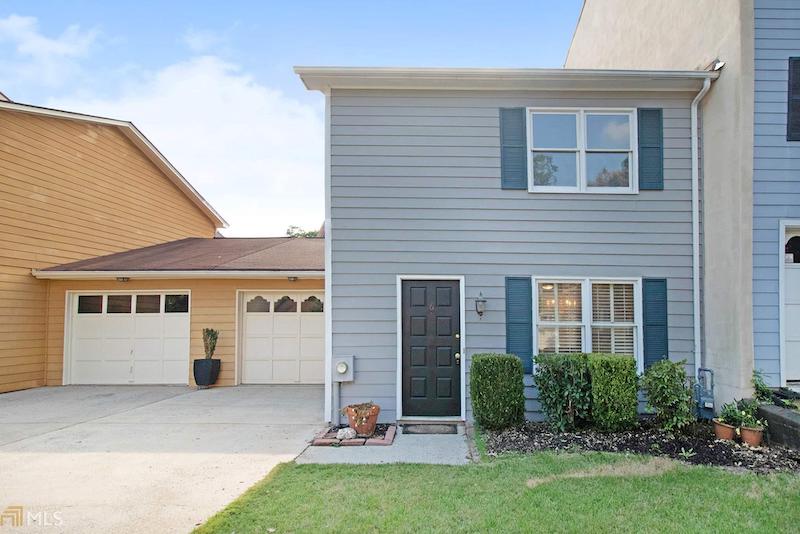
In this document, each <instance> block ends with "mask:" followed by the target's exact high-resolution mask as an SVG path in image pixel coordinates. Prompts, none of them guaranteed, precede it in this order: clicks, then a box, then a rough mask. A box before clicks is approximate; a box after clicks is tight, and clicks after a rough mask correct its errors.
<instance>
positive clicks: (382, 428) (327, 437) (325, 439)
mask: <svg viewBox="0 0 800 534" xmlns="http://www.w3.org/2000/svg"><path fill="white" fill-rule="evenodd" d="M347 427H348V425H334V426H331V427H329V428H328V429H326V430H323V431H322V432H320V433H319V434H317V436H316V437H315V438H314V439H313V440H312V442H311V444H312V445H315V446H321V447H339V446H345V447H346V446H354V445H355V446H358V445H391V444H392V442H393V441H394V436H395V434H396V433H397V426H396V425H390V424H383V423H382V424H377V425H375V433H374V434H372V435H371V436H370V437H368V438H365V437H361V436H357V437H355V438H353V439H345V440H340V439H336V433H337V432H338V431H339V430H340V429H342V428H347Z"/></svg>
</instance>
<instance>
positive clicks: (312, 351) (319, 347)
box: [300, 337, 325, 361]
mask: <svg viewBox="0 0 800 534" xmlns="http://www.w3.org/2000/svg"><path fill="white" fill-rule="evenodd" d="M300 359H301V360H314V361H322V360H324V359H325V340H324V339H323V338H321V337H320V338H302V339H300Z"/></svg>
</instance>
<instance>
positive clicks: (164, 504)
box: [0, 386, 323, 533]
mask: <svg viewBox="0 0 800 534" xmlns="http://www.w3.org/2000/svg"><path fill="white" fill-rule="evenodd" d="M322 399H323V392H322V387H321V386H320V387H313V386H240V387H235V388H215V389H209V390H203V391H194V390H190V389H188V388H186V387H180V386H67V387H52V388H38V389H31V390H27V391H19V392H14V393H6V394H3V395H0V512H2V511H3V510H5V509H6V508H7V507H9V506H22V507H23V521H24V522H26V523H29V524H30V523H32V522H35V521H37V520H38V523H39V524H41V523H46V524H50V525H51V526H43V527H34V528H33V529H32V530H35V531H41V532H82V533H83V532H115V533H123V532H143V531H150V532H187V531H190V530H191V529H192V528H193V527H194V526H195V525H197V524H199V523H202V522H203V521H204V520H206V519H207V518H208V517H210V516H211V515H213V514H214V513H215V512H217V511H218V510H220V509H222V508H223V507H224V506H225V505H226V504H228V503H229V502H230V501H232V500H233V499H235V498H236V497H237V496H239V495H240V494H241V493H242V492H244V491H245V490H246V489H247V488H249V487H250V486H251V485H252V484H254V483H255V482H257V481H258V480H260V479H261V478H263V477H264V476H265V475H266V474H267V473H268V472H269V471H270V470H271V469H272V468H273V467H275V465H276V464H278V463H280V462H286V461H289V460H292V459H293V458H294V457H295V456H297V455H298V454H299V453H300V452H302V451H303V449H304V448H305V447H306V445H307V442H308V440H310V439H311V438H312V437H313V435H314V433H315V432H316V431H318V430H319V429H320V428H321V427H322V426H323V424H322V420H321V414H322ZM9 523H10V521H9V520H8V519H7V520H6V524H9ZM52 525H56V526H52ZM0 528H2V527H0ZM24 530H26V529H19V528H15V529H13V531H14V532H21V531H24Z"/></svg>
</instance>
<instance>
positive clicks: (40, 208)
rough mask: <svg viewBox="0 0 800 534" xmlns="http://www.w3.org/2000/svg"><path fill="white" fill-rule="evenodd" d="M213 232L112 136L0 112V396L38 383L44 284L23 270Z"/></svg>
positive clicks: (80, 125) (89, 127)
mask: <svg viewBox="0 0 800 534" xmlns="http://www.w3.org/2000/svg"><path fill="white" fill-rule="evenodd" d="M214 231H215V224H214V223H213V222H212V221H211V220H210V219H209V218H208V217H207V216H206V215H205V214H204V213H203V212H201V211H200V209H199V208H198V207H197V206H196V205H195V204H193V203H192V202H191V201H190V200H189V199H188V198H187V197H186V195H185V194H184V193H182V192H181V191H180V190H179V189H178V188H177V187H175V185H174V184H173V183H172V182H171V181H170V180H169V179H168V178H167V177H166V176H164V174H163V173H162V172H161V171H160V170H159V169H158V168H156V167H155V166H154V165H153V163H152V162H151V161H150V160H149V159H148V158H147V156H145V155H144V154H143V153H142V152H141V151H140V150H139V149H138V148H137V147H136V146H134V145H133V144H132V143H131V142H130V141H129V140H128V139H127V137H125V136H124V135H123V134H122V133H121V132H120V131H119V130H118V129H116V128H114V127H111V126H103V125H97V124H89V123H85V122H77V121H72V120H65V119H59V118H53V117H45V116H38V115H30V114H26V113H19V112H13V111H7V110H2V111H0V392H4V391H13V390H16V389H24V388H28V387H35V386H41V385H43V384H44V383H45V380H46V379H45V352H46V350H47V348H46V339H45V323H46V320H47V318H46V295H47V282H46V281H41V280H36V279H35V278H34V277H33V276H31V269H41V268H44V267H49V266H52V265H58V264H61V263H67V262H70V261H76V260H80V259H84V258H89V257H92V256H99V255H104V254H111V253H114V252H120V251H123V250H129V249H133V248H138V247H144V246H147V245H153V244H156V243H163V242H166V241H172V240H175V239H181V238H184V237H212V236H213V235H214Z"/></svg>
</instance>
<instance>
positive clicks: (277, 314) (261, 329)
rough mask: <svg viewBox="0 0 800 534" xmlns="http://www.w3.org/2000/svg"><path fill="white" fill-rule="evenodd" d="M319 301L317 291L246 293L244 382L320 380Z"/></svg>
mask: <svg viewBox="0 0 800 534" xmlns="http://www.w3.org/2000/svg"><path fill="white" fill-rule="evenodd" d="M323 302H324V298H323V293H322V292H320V291H307V292H296V291H295V292H272V291H267V292H248V293H245V294H244V295H243V302H242V316H243V317H244V320H243V321H242V329H243V331H242V341H243V343H242V346H243V351H242V383H245V384H322V383H324V370H325V312H324V310H323Z"/></svg>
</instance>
